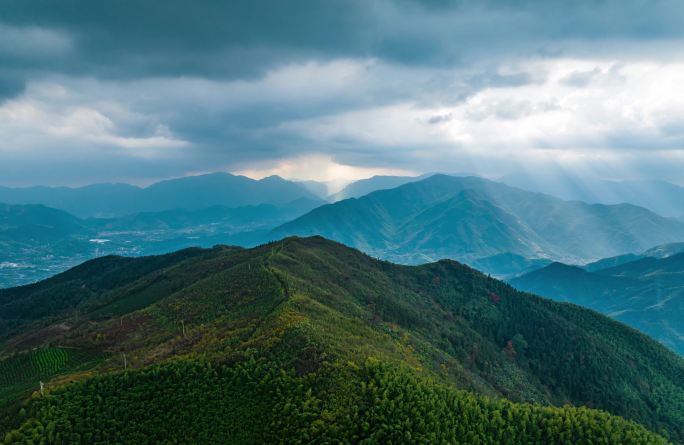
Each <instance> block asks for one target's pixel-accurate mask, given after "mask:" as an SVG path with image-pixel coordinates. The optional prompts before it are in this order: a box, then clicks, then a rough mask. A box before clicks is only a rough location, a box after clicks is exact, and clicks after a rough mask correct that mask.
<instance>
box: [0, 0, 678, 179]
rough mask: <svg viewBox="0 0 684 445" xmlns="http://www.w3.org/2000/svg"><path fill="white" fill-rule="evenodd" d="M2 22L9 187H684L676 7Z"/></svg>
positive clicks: (25, 15)
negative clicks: (384, 175)
mask: <svg viewBox="0 0 684 445" xmlns="http://www.w3.org/2000/svg"><path fill="white" fill-rule="evenodd" d="M0 8H1V9H2V11H3V13H2V14H0V136H1V137H0V178H2V179H1V182H2V183H3V184H6V185H18V184H24V185H26V184H35V183H47V184H79V183H88V182H96V181H109V180H128V181H134V182H140V183H144V182H148V181H151V180H154V179H157V178H162V177H168V176H178V175H183V174H189V173H196V172H203V171H213V170H218V169H221V170H229V171H249V172H251V173H252V174H254V175H259V174H260V173H265V172H273V171H280V172H284V173H285V174H286V175H290V176H293V177H300V178H304V177H316V179H325V178H321V177H319V176H320V175H319V176H316V175H315V174H314V173H312V172H318V173H320V172H321V171H326V172H329V173H328V175H329V176H330V178H329V179H336V178H337V177H339V176H347V177H349V178H352V177H357V176H358V175H361V174H363V172H368V173H369V174H370V173H372V172H422V171H436V170H439V171H454V172H456V171H458V172H463V171H469V172H475V173H481V174H486V175H490V176H499V175H503V174H507V173H511V172H512V171H520V170H528V171H534V170H535V169H545V168H550V167H554V168H555V167H558V166H560V167H562V168H564V169H568V170H572V171H574V172H578V173H582V174H592V175H596V176H602V177H611V178H621V177H630V178H631V177H657V178H667V179H670V180H673V181H680V182H681V179H679V176H680V174H679V173H678V172H681V171H682V169H683V168H684V124H683V123H682V122H684V120H683V118H684V99H682V98H681V95H679V94H677V92H678V89H679V88H680V85H682V82H683V81H684V59H683V58H682V56H683V55H684V54H683V53H684V46H683V45H682V43H683V41H682V38H683V37H684V35H683V34H684V28H683V27H681V26H680V24H681V23H682V19H684V6H682V4H681V2H676V1H655V2H648V3H646V2H642V1H637V0H634V1H631V0H626V1H608V0H603V1H579V2H572V3H568V2H561V1H545V2H541V1H521V2H504V1H486V2H470V1H454V2H449V1H439V0H434V1H421V2H418V1H410V0H395V1H389V0H381V1H378V2H362V1H334V0H331V1H324V2H320V1H313V0H312V1H303V0H301V1H292V2H271V1H254V0H252V1H249V2H247V1H245V2H241V1H234V2H218V1H217V2H212V1H203V2H186V1H176V0H174V1H170V2H166V3H165V5H164V8H163V9H162V8H161V6H159V5H157V4H154V3H152V2H146V1H142V0H137V1H134V0H125V1H120V2H106V3H98V4H93V3H92V2H85V1H84V0H65V1H61V2H51V1H34V0H24V1H22V2H3V3H2V6H0ZM307 160H308V161H307ZM326 163H327V164H326ZM323 164H325V165H323ZM284 165H285V166H288V167H287V168H284V167H283V166H284ZM293 165H294V166H295V167H296V166H301V168H300V169H297V168H292V166H293ZM336 166H343V167H344V168H341V169H340V168H338V167H336ZM345 166H346V167H345Z"/></svg>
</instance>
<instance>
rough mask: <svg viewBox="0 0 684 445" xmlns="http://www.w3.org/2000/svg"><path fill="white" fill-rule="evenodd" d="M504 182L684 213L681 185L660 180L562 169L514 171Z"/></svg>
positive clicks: (563, 196) (572, 197) (575, 197)
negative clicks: (596, 176)
mask: <svg viewBox="0 0 684 445" xmlns="http://www.w3.org/2000/svg"><path fill="white" fill-rule="evenodd" d="M501 181H502V182H504V183H505V184H508V185H511V186H514V187H519V188H521V189H524V190H529V191H533V192H542V193H547V194H550V195H553V196H557V197H559V198H561V199H567V200H576V201H583V202H587V203H590V204H592V203H600V204H621V203H628V204H634V205H637V206H640V207H645V208H647V209H649V210H652V211H654V212H656V213H658V214H660V215H663V216H671V217H679V218H682V217H684V187H680V186H678V185H675V184H672V183H669V182H666V181H659V180H623V181H608V180H601V179H592V178H582V177H578V176H574V175H569V174H565V173H560V172H559V173H557V174H553V175H550V174H549V175H543V174H515V175H508V176H504V177H503V178H501Z"/></svg>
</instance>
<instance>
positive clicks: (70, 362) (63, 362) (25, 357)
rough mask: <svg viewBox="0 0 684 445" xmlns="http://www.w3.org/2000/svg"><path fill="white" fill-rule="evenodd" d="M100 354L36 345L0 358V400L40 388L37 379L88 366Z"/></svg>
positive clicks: (99, 357)
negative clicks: (32, 348)
mask: <svg viewBox="0 0 684 445" xmlns="http://www.w3.org/2000/svg"><path fill="white" fill-rule="evenodd" d="M104 358H105V355H104V354H101V353H91V352H87V351H82V350H78V349H71V348H51V347H46V348H39V349H34V350H31V351H28V352H24V353H21V354H16V355H14V356H10V357H7V358H5V359H3V360H1V361H0V403H1V402H3V401H6V400H13V399H16V398H17V397H18V396H21V395H22V393H28V392H30V391H32V390H38V389H40V382H41V381H42V382H47V381H48V380H50V379H52V378H54V377H57V376H59V375H63V374H68V373H72V372H79V371H83V370H86V369H89V368H92V367H93V366H95V365H96V364H97V363H99V362H100V361H102V360H103V359H104Z"/></svg>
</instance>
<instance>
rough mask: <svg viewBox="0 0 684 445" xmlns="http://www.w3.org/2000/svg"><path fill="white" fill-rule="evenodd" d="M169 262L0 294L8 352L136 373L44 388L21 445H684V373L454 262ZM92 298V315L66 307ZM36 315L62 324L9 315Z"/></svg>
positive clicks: (633, 337)
mask: <svg viewBox="0 0 684 445" xmlns="http://www.w3.org/2000/svg"><path fill="white" fill-rule="evenodd" d="M174 255H175V256H171V255H169V256H162V257H152V258H139V259H123V258H104V259H102V260H96V261H92V262H90V263H88V264H86V265H83V266H81V268H76V269H73V270H72V271H69V272H67V273H65V274H63V275H62V276H60V277H59V279H54V280H52V281H50V280H48V281H45V282H43V283H39V284H37V285H34V286H28V287H25V288H21V289H17V290H8V291H5V292H4V293H2V292H0V316H2V314H10V313H11V314H12V315H13V316H14V317H16V318H15V319H18V320H20V321H19V322H18V323H17V324H15V327H14V329H13V331H12V332H11V333H8V334H5V335H4V336H3V334H2V332H0V342H3V343H4V344H5V345H6V346H5V349H6V350H7V351H9V350H17V349H25V348H28V347H33V346H36V345H38V344H44V343H46V342H52V344H62V345H70V346H74V347H79V348H84V349H87V350H100V351H105V350H106V351H115V352H117V353H125V354H126V356H127V363H128V368H129V369H128V371H127V372H123V373H122V372H121V371H122V368H123V366H122V363H121V360H120V357H119V354H117V355H116V356H114V357H112V358H111V359H110V360H108V361H106V362H105V363H104V364H102V365H101V366H99V367H98V368H97V369H96V370H95V371H94V373H95V374H97V376H96V377H94V378H91V379H86V380H79V381H77V382H75V383H72V384H69V385H67V386H65V387H64V388H59V389H54V388H52V387H51V390H50V394H49V395H47V396H44V397H37V398H34V399H33V400H32V401H31V402H30V403H28V405H26V406H25V407H24V411H23V416H22V417H19V416H18V415H17V416H16V418H18V419H19V418H20V419H21V420H22V424H23V425H19V424H16V423H14V424H11V425H9V427H7V426H6V427H5V428H4V430H5V431H9V430H11V429H12V430H14V429H16V428H18V427H20V428H21V431H20V432H14V433H11V435H10V436H9V437H10V438H12V437H17V438H21V437H29V438H30V437H33V435H38V436H41V435H47V436H41V437H53V439H54V437H56V436H55V434H57V433H58V432H59V433H60V434H62V435H61V436H60V437H61V438H62V439H63V440H66V442H69V441H70V440H71V438H70V437H71V436H70V435H71V434H78V435H79V438H78V440H80V441H82V443H93V442H97V441H103V442H106V441H114V442H116V441H119V442H121V443H136V440H137V441H138V442H140V441H142V442H143V443H145V442H155V441H156V440H157V439H159V438H160V436H159V435H160V434H171V433H172V432H170V431H166V432H163V433H162V432H161V431H163V430H161V429H160V428H163V426H166V427H168V424H169V423H168V421H167V420H165V419H167V417H164V416H159V415H157V414H155V413H162V412H163V413H168V412H173V413H175V414H174V415H177V416H178V418H177V419H175V420H174V422H175V423H173V424H174V429H177V430H178V431H174V432H178V433H179V434H180V432H181V431H182V432H183V433H187V438H186V435H185V434H184V435H183V436H179V437H178V438H177V440H176V439H173V438H171V439H169V440H170V443H174V440H176V442H178V443H181V442H183V441H189V442H193V441H194V442H195V443H197V442H199V443H203V442H204V443H207V442H209V443H211V442H212V438H211V436H210V435H211V434H223V435H224V436H223V437H229V438H235V439H234V440H233V442H236V443H240V442H242V443H245V442H246V443H261V441H267V442H273V441H275V440H273V438H274V437H280V436H281V435H282V437H286V438H291V440H290V441H288V443H296V441H297V440H300V441H301V442H303V443H306V442H310V441H314V442H319V443H321V442H322V443H325V442H326V440H327V442H328V443H335V441H336V440H339V441H341V442H343V443H344V442H345V441H346V442H350V441H351V442H355V441H361V440H362V439H367V440H368V443H406V442H409V443H420V442H421V441H423V442H425V443H434V442H437V443H439V442H440V440H441V439H443V440H442V442H445V443H448V442H450V441H452V439H453V437H457V438H459V440H462V441H464V443H594V444H597V443H606V444H608V443H662V442H663V441H662V440H661V439H659V438H655V436H652V435H650V433H648V432H646V431H645V430H643V429H642V428H641V427H640V426H637V425H635V424H634V423H632V422H637V423H638V424H640V425H642V426H643V427H645V428H647V429H648V430H651V431H653V432H654V433H657V434H659V435H661V436H663V437H666V438H667V439H669V440H671V441H673V442H675V443H682V442H683V441H684V361H682V359H681V358H680V357H678V356H676V355H675V354H673V353H671V352H670V351H668V350H667V349H665V348H663V347H662V346H661V345H659V344H658V343H656V342H654V341H653V340H651V339H649V338H648V337H646V336H644V335H642V334H640V333H638V332H636V331H634V330H633V329H631V328H628V327H626V326H624V325H622V324H620V323H617V322H615V321H612V320H610V319H609V318H607V317H604V316H601V315H599V314H596V313H594V312H592V311H589V310H585V309H581V308H579V307H576V306H573V305H569V304H561V303H555V302H552V301H549V300H545V299H542V298H539V297H535V296H533V295H529V294H524V293H521V292H518V291H516V290H514V289H513V288H512V287H510V286H508V285H506V284H505V283H503V282H500V281H497V280H493V279H491V278H488V277H487V276H485V275H482V274H480V273H479V272H477V271H475V270H472V269H470V268H468V267H465V266H463V265H460V264H458V263H455V262H453V261H440V262H438V263H434V264H428V265H424V266H419V267H407V266H397V265H394V264H391V263H387V262H383V261H378V260H375V259H373V258H371V257H368V256H366V255H364V254H362V253H360V252H358V251H355V250H353V249H349V248H347V247H345V246H343V245H340V244H337V243H333V242H330V241H327V240H325V239H323V238H319V237H314V238H307V239H300V238H289V239H286V240H283V241H282V242H277V243H272V244H269V245H264V246H260V247H257V248H254V249H249V250H245V249H231V248H225V247H217V248H214V249H210V250H199V249H196V250H192V251H184V252H179V253H177V254H174ZM126 276H129V277H131V278H130V279H128V280H127V279H126ZM83 285H85V286H86V288H87V289H89V290H90V295H86V294H85V293H83V294H81V295H82V298H80V299H79V300H78V302H75V300H73V299H59V297H60V296H61V295H62V293H63V289H81V288H82V286H83ZM34 297H35V298H38V299H39V300H40V301H58V302H59V304H60V306H59V308H60V309H59V310H60V314H62V315H60V316H58V317H55V316H50V317H47V318H45V317H43V316H41V313H40V312H37V311H31V312H30V313H29V314H30V316H23V317H22V315H24V314H22V313H21V312H20V311H18V310H17V308H18V307H20V306H16V305H14V306H13V305H12V301H18V302H20V304H21V305H23V306H21V307H28V308H31V309H33V308H32V307H31V306H30V303H31V301H32V299H33V298H34ZM3 301H5V302H7V303H6V304H5V305H4V306H3ZM11 310H15V312H10V311H11ZM8 318H9V317H8ZM56 322H59V323H60V325H63V326H66V327H67V328H65V329H63V330H60V331H59V332H57V331H55V330H54V329H52V327H53V326H54V323H56ZM28 332H31V333H32V334H31V335H29V334H27V333H28ZM254 351H259V352H258V353H255V352H254ZM245 357H246V358H245ZM369 358H373V360H372V361H371V363H369V362H368V360H369ZM245 367H246V368H245ZM245 370H247V371H245ZM235 373H238V374H237V375H243V374H244V375H246V376H247V377H249V378H254V379H256V380H254V381H257V382H262V381H263V386H260V385H261V383H258V384H257V386H259V388H258V389H257V388H255V387H254V385H253V384H252V383H249V382H250V380H249V379H247V380H245V379H246V378H247V377H244V376H243V377H236V374H235ZM240 373H242V374H240ZM205 374H206V375H205ZM76 377H78V376H76ZM77 380H78V379H77ZM250 385H252V386H250ZM369 388H382V389H378V391H379V392H373V391H375V390H373V391H371V389H369ZM456 388H460V389H462V390H468V391H470V392H468V393H466V392H461V391H460V390H457V389H456ZM217 391H218V392H217ZM474 393H476V394H478V395H477V396H476V395H474ZM97 394H99V395H100V398H98V397H96V396H95V395H97ZM221 394H224V395H221ZM88 397H93V401H92V402H88V403H86V402H85V400H86V399H87V398H88ZM505 399H508V400H510V401H511V402H515V403H516V404H515V405H513V404H511V402H508V401H506V400H505ZM99 400H101V401H99ZM205 402H206V403H205ZM568 404H571V405H574V406H586V407H588V408H596V409H599V410H601V411H595V410H593V409H587V408H570V407H564V406H565V405H568ZM143 405H144V406H145V407H147V408H145V409H146V411H145V413H148V414H145V413H140V415H134V414H130V417H126V416H128V414H126V413H128V412H129V409H133V411H130V412H131V413H135V412H136V411H135V409H137V408H135V407H136V406H143ZM542 405H543V406H545V407H542ZM87 406H90V409H88V410H87V412H86V411H82V410H85V409H86V408H85V407H87ZM129 406H130V407H133V408H129ZM354 406H358V407H359V408H358V409H356V410H353V409H352V407H354ZM462 406H463V408H462V409H461V408H458V409H456V408H454V407H462ZM465 406H468V407H470V408H467V407H465ZM553 406H555V407H556V408H553ZM100 408H101V409H102V410H103V411H102V413H101V414H98V413H100V411H99V410H100ZM171 408H174V409H171ZM471 408H472V409H471ZM140 409H142V408H140ZM17 412H18V410H17ZM91 412H92V414H90V413H91ZM282 413H289V414H287V415H285V414H282ZM464 413H465V414H464ZM478 413H479V414H478ZM497 413H498V414H497ZM143 414H145V415H143ZM100 415H102V416H103V417H102V418H103V419H104V418H106V417H107V416H109V417H108V418H111V419H112V420H111V422H109V423H108V422H107V421H103V423H101V424H100V423H99V421H95V420H96V419H99V418H100V417H97V416H100ZM89 416H92V417H89ZM615 416H621V417H623V418H625V419H627V420H624V419H620V418H617V417H615ZM88 418H91V419H93V422H86V419H88ZM64 419H68V422H65V421H63V420H64ZM117 419H123V420H121V422H127V424H129V423H130V425H131V426H130V428H129V427H126V428H124V427H122V426H121V425H120V424H118V423H117V422H118V421H119V420H117ZM221 419H223V420H221ZM290 419H291V420H290ZM301 419H306V420H305V421H304V420H301ZM138 421H139V422H140V423H139V424H138V423H136V422H138ZM252 422H253V424H254V426H253V428H254V429H250V428H252V427H250V425H252ZM366 424H367V426H366ZM93 425H94V426H93ZM176 425H178V427H177V428H176ZM183 425H189V426H188V427H187V428H185V427H183ZM207 425H213V426H212V427H208V426H207ZM235 425H240V427H239V428H237V430H238V431H234V430H235V427H234V426H235ZM95 427H97V428H98V430H97V431H96V430H95V429H92V430H90V429H89V428H95ZM461 427H462V428H465V429H463V430H459V428H461ZM1 429H2V428H1V427H0V430H1ZM167 429H168V428H167ZM561 429H562V433H561V432H559V431H560V430H561ZM243 433H244V436H231V434H232V435H236V434H243ZM407 433H410V434H411V435H412V439H411V440H409V439H408V438H407V437H408V436H406V434H407ZM432 433H434V434H436V435H437V436H436V439H435V438H432V437H431V436H430V434H432ZM84 434H91V436H88V438H86V439H84V438H83V437H85V436H82V435H84ZM113 434H122V436H117V437H114V436H112V435H113ZM147 434H150V435H152V436H154V437H156V438H157V439H150V438H149V437H152V436H149V437H148V436H146V435H147ZM202 434H205V435H206V436H202ZM268 434H272V435H273V436H267V435H268ZM317 434H318V435H317ZM469 434H470V435H469ZM530 434H531V435H530ZM601 434H608V435H607V436H600V435H601ZM22 435H23V436H22ZM51 435H52V436H51ZM136 435H138V436H136ZM155 435H156V436H155ZM452 435H456V436H452ZM597 435H599V436H600V437H599V436H597ZM628 436H629V437H631V438H629V437H628ZM64 437H69V439H64ZM74 437H76V436H74ZM136 437H138V438H139V439H135V438H136ZM217 437H218V436H217ZM475 437H479V439H476V438H475ZM336 438H338V439H336ZM509 438H510V440H512V442H506V441H505V440H508V439H509ZM414 439H415V440H414ZM504 439H505V440H504ZM22 440H23V439H22ZM74 440H76V439H74ZM78 440H77V442H78ZM159 440H160V439H159ZM478 440H479V442H478ZM250 441H251V442H250ZM573 441H575V442H573ZM219 442H220V441H219ZM227 442H231V441H230V440H227ZM47 443H51V442H49V441H48V442H47ZM53 443H61V442H53ZM456 443H458V442H456Z"/></svg>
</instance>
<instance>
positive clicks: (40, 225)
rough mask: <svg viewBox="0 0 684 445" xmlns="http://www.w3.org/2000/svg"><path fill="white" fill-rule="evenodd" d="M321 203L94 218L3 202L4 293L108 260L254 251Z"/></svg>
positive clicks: (0, 254) (0, 266)
mask: <svg viewBox="0 0 684 445" xmlns="http://www.w3.org/2000/svg"><path fill="white" fill-rule="evenodd" d="M318 204H319V201H317V200H310V199H308V198H300V199H298V200H296V201H293V202H290V203H288V204H285V205H281V206H274V205H267V204H261V205H256V206H243V207H235V208H229V207H222V206H213V207H209V208H206V209H202V210H166V211H161V212H145V213H138V214H133V215H126V216H121V217H117V218H87V219H84V218H77V217H75V216H73V215H71V214H69V213H67V212H65V211H62V210H57V209H53V208H49V207H45V206H43V205H38V204H29V205H8V204H0V288H2V287H9V286H16V285H20V284H26V283H30V282H33V281H36V280H39V279H43V278H47V277H49V276H51V275H54V274H56V273H59V272H62V271H63V270H65V269H67V268H69V267H72V266H75V265H76V264H79V263H81V262H83V261H86V260H88V259H90V258H94V257H97V256H101V255H106V254H119V255H143V254H148V255H149V254H155V253H166V252H170V251H173V250H177V249H181V248H184V247H189V246H205V247H210V246H213V245H216V244H237V245H242V246H251V245H255V244H258V243H259V242H261V241H262V240H263V238H264V237H265V235H266V234H267V233H268V231H269V230H270V229H272V228H273V227H276V226H278V225H279V224H282V223H283V222H286V221H289V220H291V219H293V218H295V217H297V216H300V215H302V214H304V213H306V212H308V211H309V210H311V209H313V208H314V207H317V206H318Z"/></svg>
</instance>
